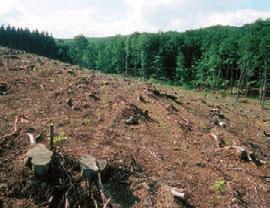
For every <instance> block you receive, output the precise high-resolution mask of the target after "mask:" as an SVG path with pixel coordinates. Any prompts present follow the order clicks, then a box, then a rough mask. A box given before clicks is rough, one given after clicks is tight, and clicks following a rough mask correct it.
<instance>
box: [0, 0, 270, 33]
mask: <svg viewBox="0 0 270 208" xmlns="http://www.w3.org/2000/svg"><path fill="white" fill-rule="evenodd" d="M268 17H270V0H0V24H4V25H7V24H10V25H12V26H16V27H28V28H30V29H39V30H47V31H48V32H50V33H52V34H53V36H54V37H57V38H71V37H73V36H75V35H78V34H84V35H86V36H91V37H97V36H99V37H100V36H110V35H115V34H129V33H132V32H135V31H138V32H141V31H146V32H157V31H167V30H177V31H185V30H187V29H194V28H199V27H205V26H210V25H216V24H222V25H235V26H240V25H243V24H245V23H250V22H253V21H254V20H256V19H258V18H268Z"/></svg>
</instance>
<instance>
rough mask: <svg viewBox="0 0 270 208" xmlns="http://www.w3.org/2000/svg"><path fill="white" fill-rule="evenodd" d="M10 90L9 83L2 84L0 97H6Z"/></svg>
mask: <svg viewBox="0 0 270 208" xmlns="http://www.w3.org/2000/svg"><path fill="white" fill-rule="evenodd" d="M7 90H8V85H7V83H0V95H5V94H6V93H7Z"/></svg>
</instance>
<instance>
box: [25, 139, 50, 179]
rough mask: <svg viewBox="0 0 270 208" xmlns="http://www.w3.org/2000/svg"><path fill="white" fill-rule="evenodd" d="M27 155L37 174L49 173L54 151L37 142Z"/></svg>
mask: <svg viewBox="0 0 270 208" xmlns="http://www.w3.org/2000/svg"><path fill="white" fill-rule="evenodd" d="M26 155H27V160H28V163H30V164H31V166H32V169H33V171H34V174H35V175H36V176H44V175H46V174H47V173H48V171H49V167H50V163H51V159H52V155H53V152H52V151H50V150H48V149H47V148H46V147H45V145H44V144H37V145H36V146H35V147H33V148H32V149H30V150H29V151H28V152H27V153H26Z"/></svg>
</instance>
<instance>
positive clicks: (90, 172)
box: [80, 155, 99, 180]
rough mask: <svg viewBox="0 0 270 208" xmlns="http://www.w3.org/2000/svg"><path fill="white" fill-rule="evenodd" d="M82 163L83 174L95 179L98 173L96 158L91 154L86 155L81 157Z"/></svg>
mask: <svg viewBox="0 0 270 208" xmlns="http://www.w3.org/2000/svg"><path fill="white" fill-rule="evenodd" d="M80 164H81V169H82V176H83V177H85V178H88V179H89V180H95V177H96V176H97V173H98V170H99V168H98V165H97V161H96V158H94V157H92V156H91V155H84V156H83V157H81V158H80Z"/></svg>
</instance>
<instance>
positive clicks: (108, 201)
mask: <svg viewBox="0 0 270 208" xmlns="http://www.w3.org/2000/svg"><path fill="white" fill-rule="evenodd" d="M111 199H112V198H109V199H108V200H107V201H106V203H105V204H104V206H103V208H106V207H107V206H108V204H109V203H110V201H111Z"/></svg>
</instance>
